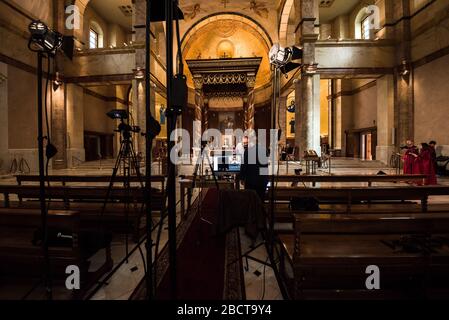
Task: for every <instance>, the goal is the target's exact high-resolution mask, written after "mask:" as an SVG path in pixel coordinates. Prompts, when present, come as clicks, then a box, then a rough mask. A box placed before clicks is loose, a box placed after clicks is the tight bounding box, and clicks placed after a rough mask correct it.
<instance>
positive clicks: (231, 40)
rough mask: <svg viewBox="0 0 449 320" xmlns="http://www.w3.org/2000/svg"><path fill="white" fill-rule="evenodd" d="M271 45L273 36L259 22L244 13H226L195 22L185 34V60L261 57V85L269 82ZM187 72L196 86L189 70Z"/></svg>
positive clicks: (257, 83) (259, 83) (257, 79)
mask: <svg viewBox="0 0 449 320" xmlns="http://www.w3.org/2000/svg"><path fill="white" fill-rule="evenodd" d="M271 45H272V43H271V38H269V37H268V35H267V34H266V33H264V32H263V30H261V29H260V28H259V27H258V25H257V24H256V23H254V22H252V21H251V20H248V19H247V18H245V17H242V16H237V15H233V14H223V15H217V16H213V17H210V18H208V19H203V20H202V21H201V23H198V24H197V25H195V26H194V27H193V28H192V29H191V30H190V31H189V32H188V33H187V34H186V35H185V37H184V41H183V46H182V49H183V57H184V59H186V60H195V59H220V58H249V57H261V58H262V63H261V66H260V68H259V72H258V74H257V78H256V87H260V86H263V85H265V84H267V83H269V82H270V77H271V72H270V64H269V61H268V52H269V50H270V47H271ZM224 54H226V55H224ZM187 75H188V79H189V85H190V86H193V82H192V77H191V75H190V74H189V72H187Z"/></svg>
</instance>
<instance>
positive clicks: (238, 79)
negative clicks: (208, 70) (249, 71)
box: [203, 73, 246, 84]
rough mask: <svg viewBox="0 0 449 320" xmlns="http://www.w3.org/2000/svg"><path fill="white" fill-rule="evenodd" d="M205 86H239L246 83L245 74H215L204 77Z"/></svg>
mask: <svg viewBox="0 0 449 320" xmlns="http://www.w3.org/2000/svg"><path fill="white" fill-rule="evenodd" d="M203 83H204V84H238V83H246V74H244V73H215V74H206V75H204V76H203Z"/></svg>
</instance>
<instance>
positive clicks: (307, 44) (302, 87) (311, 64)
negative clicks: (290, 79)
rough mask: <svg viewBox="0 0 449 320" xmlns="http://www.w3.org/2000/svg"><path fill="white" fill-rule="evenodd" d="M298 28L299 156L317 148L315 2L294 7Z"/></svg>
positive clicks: (318, 117) (318, 110)
mask: <svg viewBox="0 0 449 320" xmlns="http://www.w3.org/2000/svg"><path fill="white" fill-rule="evenodd" d="M296 10H297V14H298V17H300V19H299V21H301V22H300V24H299V26H298V31H297V34H296V39H297V43H299V44H300V45H301V46H302V47H303V51H304V52H303V64H304V66H303V69H302V72H301V80H300V81H299V82H298V83H297V84H296V102H297V103H296V105H297V106H299V108H298V110H297V113H296V132H297V133H299V134H297V135H296V146H297V147H299V156H300V157H302V156H303V153H304V151H306V150H310V149H312V150H315V151H316V152H317V153H318V154H321V147H320V115H321V108H320V76H319V75H317V74H316V69H317V65H316V64H315V43H316V41H317V40H318V36H319V28H317V27H316V24H318V17H319V3H318V1H317V0H300V1H299V6H297V7H296Z"/></svg>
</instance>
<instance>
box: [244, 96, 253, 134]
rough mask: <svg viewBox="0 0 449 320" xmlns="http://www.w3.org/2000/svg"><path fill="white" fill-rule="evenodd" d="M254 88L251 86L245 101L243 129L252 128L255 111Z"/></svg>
mask: <svg viewBox="0 0 449 320" xmlns="http://www.w3.org/2000/svg"><path fill="white" fill-rule="evenodd" d="M254 93H255V90H254V88H251V89H250V90H249V92H248V98H247V102H246V103H245V108H244V111H245V130H249V129H254V113H255V104H254V102H255V94H254Z"/></svg>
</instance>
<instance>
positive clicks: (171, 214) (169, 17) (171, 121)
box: [165, 0, 177, 300]
mask: <svg viewBox="0 0 449 320" xmlns="http://www.w3.org/2000/svg"><path fill="white" fill-rule="evenodd" d="M165 26H166V41H167V43H166V61H167V152H168V154H170V152H171V150H172V148H173V147H174V142H173V141H171V139H170V138H171V133H172V130H173V129H174V128H175V126H176V113H175V112H174V110H172V107H173V0H166V2H165ZM175 170H176V168H175V164H174V163H173V162H172V161H171V159H170V157H169V156H168V157H167V173H168V178H167V196H168V239H169V240H168V251H169V264H170V266H169V277H170V296H171V298H172V299H173V300H176V298H177V279H176V273H177V268H176V260H177V259H176V258H177V257H176V255H177V252H176V176H175Z"/></svg>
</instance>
